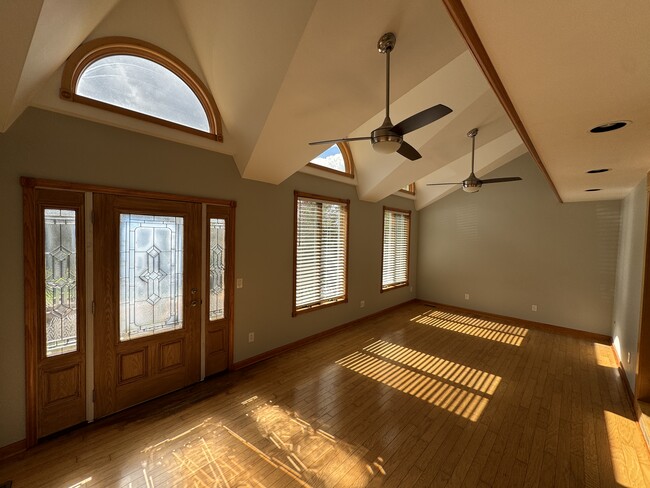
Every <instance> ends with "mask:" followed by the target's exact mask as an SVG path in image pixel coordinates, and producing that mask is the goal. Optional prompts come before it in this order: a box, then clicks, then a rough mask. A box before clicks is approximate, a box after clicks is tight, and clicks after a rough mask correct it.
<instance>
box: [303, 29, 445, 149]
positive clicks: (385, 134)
mask: <svg viewBox="0 0 650 488" xmlns="http://www.w3.org/2000/svg"><path fill="white" fill-rule="evenodd" d="M395 40H396V39H395V34H393V33H392V32H388V33H386V34H384V35H383V36H381V38H380V39H379V41H378V42H377V49H379V52H380V53H382V54H385V55H386V117H385V118H384V122H383V123H382V124H381V127H378V128H376V129H375V130H373V131H372V132H371V133H370V136H369V137H347V138H342V139H328V140H326V141H315V142H310V143H309V145H311V146H313V145H316V144H335V143H337V142H348V141H366V140H370V141H371V142H372V147H373V149H374V150H375V151H377V152H380V153H382V154H391V153H394V152H395V151H397V152H398V153H399V154H401V155H402V156H404V157H405V158H407V159H410V160H411V161H415V160H416V159H420V158H421V157H422V155H421V154H420V153H419V152H418V151H417V150H416V149H415V148H414V147H413V146H411V145H410V144H409V143H408V142H406V141H404V138H403V136H404V134H408V133H409V132H413V131H414V130H417V129H420V128H421V127H424V126H425V125H428V124H430V123H432V122H435V121H436V120H438V119H440V118H442V117H444V116H445V115H447V114H449V113H451V109H450V108H449V107H447V106H445V105H442V104H438V105H434V106H433V107H430V108H428V109H426V110H423V111H422V112H419V113H417V114H415V115H411V116H410V117H408V118H406V119H404V120H402V121H401V122H400V123H399V124H395V125H393V123H392V122H391V120H390V116H389V103H390V53H391V51H392V50H393V48H394V47H395Z"/></svg>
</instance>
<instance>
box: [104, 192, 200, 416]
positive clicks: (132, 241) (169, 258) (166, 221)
mask: <svg viewBox="0 0 650 488" xmlns="http://www.w3.org/2000/svg"><path fill="white" fill-rule="evenodd" d="M93 212H94V219H93V224H94V225H93V229H94V231H93V245H94V251H93V253H94V257H93V263H94V297H95V298H94V310H95V311H94V344H95V349H94V357H95V360H94V363H95V364H94V365H95V373H94V376H95V417H96V418H98V417H103V416H105V415H108V414H110V413H113V412H116V411H118V410H122V409H124V408H127V407H129V406H132V405H135V404H137V403H140V402H143V401H145V400H149V399H151V398H154V397H157V396H160V395H163V394H165V393H168V392H170V391H173V390H177V389H179V388H182V387H184V386H186V385H189V384H191V383H194V382H197V381H199V380H200V375H201V352H200V342H201V325H200V324H201V289H200V285H201V241H202V239H201V205H200V204H198V203H189V202H177V201H171V200H157V199H153V198H138V197H130V196H119V195H110V194H102V193H98V194H95V196H94V202H93Z"/></svg>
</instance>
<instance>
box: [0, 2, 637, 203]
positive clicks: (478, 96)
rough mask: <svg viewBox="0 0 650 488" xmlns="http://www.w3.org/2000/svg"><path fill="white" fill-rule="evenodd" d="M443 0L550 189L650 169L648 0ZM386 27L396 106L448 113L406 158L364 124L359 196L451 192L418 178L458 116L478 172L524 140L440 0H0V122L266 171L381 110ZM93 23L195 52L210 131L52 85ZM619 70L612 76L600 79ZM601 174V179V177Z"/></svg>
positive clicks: (420, 134) (453, 151) (377, 119)
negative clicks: (71, 127)
mask: <svg viewBox="0 0 650 488" xmlns="http://www.w3.org/2000/svg"><path fill="white" fill-rule="evenodd" d="M450 3H457V4H459V5H460V6H462V7H464V8H466V10H467V14H468V16H469V18H470V19H471V22H472V23H473V24H474V26H475V27H476V32H477V33H478V35H479V37H480V40H481V41H482V42H483V45H484V46H485V49H486V51H487V53H488V54H489V57H490V59H492V60H493V62H494V67H495V69H496V71H497V72H498V75H499V76H500V77H501V79H502V81H503V85H504V86H505V89H506V91H507V92H508V93H509V94H510V95H511V99H512V103H513V105H514V108H515V109H516V111H517V112H518V113H519V115H520V116H521V119H522V121H523V127H524V130H525V131H527V133H528V134H529V135H530V140H531V141H532V143H533V144H534V145H535V147H536V148H537V150H538V152H539V154H540V160H541V162H542V163H543V165H544V167H545V168H546V170H547V171H548V173H549V175H550V182H549V184H550V185H555V187H556V188H557V189H558V193H559V195H560V197H561V198H562V199H563V200H565V201H579V200H587V199H596V198H600V199H606V198H621V197H622V196H624V195H625V194H626V193H627V192H628V191H629V189H630V188H631V187H632V186H633V185H634V184H635V183H637V182H638V181H639V180H640V179H641V178H642V177H643V175H644V174H645V172H646V171H647V170H648V169H650V161H649V158H650V151H649V150H648V149H649V147H648V143H649V142H648V138H647V137H644V136H641V132H643V134H646V133H647V130H648V112H649V110H648V109H649V108H650V106H649V104H650V97H649V96H648V95H650V93H648V90H650V88H648V87H650V85H649V84H648V83H647V80H648V79H650V78H649V77H648V75H650V58H648V57H647V56H645V57H643V56H641V55H640V53H643V52H644V51H643V49H645V46H647V45H650V44H649V42H650V34H648V32H650V31H649V30H648V29H646V28H645V27H644V26H647V25H650V17H649V16H648V13H649V12H650V9H649V8H648V7H647V6H646V5H645V3H643V1H642V0H633V1H632V2H631V3H633V4H634V7H635V8H634V12H633V13H632V12H630V13H626V11H625V12H624V9H623V8H622V7H618V10H617V11H616V12H615V13H616V15H608V14H607V11H606V10H607V9H610V10H611V9H616V8H617V7H613V6H611V5H610V3H609V2H605V0H590V1H587V0H578V1H576V2H575V3H576V4H580V5H583V6H584V7H586V8H585V9H584V10H580V8H579V7H578V6H575V7H569V6H565V5H563V6H555V7H553V8H541V7H539V8H538V7H536V6H531V5H530V3H529V2H518V1H516V0H500V1H499V2H498V3H499V6H498V7H497V6H496V5H495V4H494V2H481V1H480V0H465V1H463V2H460V1H454V0H450ZM570 3H571V4H572V5H573V2H570ZM595 4H597V5H596V6H595ZM626 8H627V7H626ZM574 10H575V11H574ZM578 13H579V14H580V16H581V17H580V19H581V21H580V22H577V21H576V19H577V18H578V17H575V16H574V14H575V15H577V14H578ZM612 19H613V22H612ZM603 23H606V24H603ZM585 24H586V25H585ZM576 26H578V27H579V29H576ZM608 28H609V29H608ZM625 29H627V30H625ZM620 30H623V31H625V32H622V33H620V32H619V31H620ZM388 31H392V32H394V33H395V34H396V36H397V43H396V47H395V50H394V51H393V53H392V55H391V68H392V78H391V118H392V119H393V121H394V122H397V121H400V120H402V119H404V118H406V117H407V116H409V115H411V114H414V113H416V112H419V111H421V110H423V109H425V108H428V107H430V106H432V105H435V104H438V103H443V104H445V105H447V106H449V107H450V108H452V109H453V112H452V114H450V115H448V116H446V117H444V118H442V119H440V120H439V121H437V122H435V123H433V124H430V125H428V126H426V127H425V128H422V129H419V130H417V131H415V132H413V133H411V134H408V136H407V137H406V139H407V140H408V142H409V143H410V144H411V145H412V146H414V147H415V148H417V149H418V151H419V152H420V153H421V154H422V156H423V157H422V159H420V160H417V161H413V162H412V161H409V160H406V159H404V158H403V157H401V156H400V155H398V154H391V155H382V154H378V153H376V152H375V151H373V150H372V148H371V145H370V143H369V142H367V141H363V142H354V143H351V150H352V154H353V158H354V162H355V165H356V177H355V181H354V183H355V184H356V187H357V191H358V195H359V198H361V199H362V200H366V201H378V200H381V199H382V198H384V197H386V196H388V195H390V194H392V193H394V192H396V191H397V190H398V189H399V188H401V187H404V186H406V185H407V184H409V183H411V182H414V181H415V182H416V187H417V195H416V206H417V208H422V207H424V206H426V205H428V204H430V203H431V202H433V201H435V200H436V199H438V198H441V197H443V196H444V195H446V194H448V193H449V192H451V191H455V190H456V189H457V187H430V186H429V187H428V186H426V183H430V182H436V181H461V180H462V179H464V178H465V177H466V176H467V175H468V173H469V164H470V159H469V154H470V147H471V145H470V141H469V139H468V138H467V137H466V133H467V131H468V130H470V129H471V128H473V127H479V128H480V132H479V135H478V137H477V152H476V161H477V174H478V175H479V177H480V176H481V175H483V174H485V173H486V172H488V171H490V170H492V169H495V168H496V167H498V166H500V165H502V164H505V163H507V162H508V161H510V160H512V159H513V158H515V157H517V156H519V155H521V154H523V153H525V152H526V150H527V148H526V146H525V145H524V144H523V143H522V139H521V137H520V135H519V133H518V131H517V130H516V129H515V127H514V126H513V124H512V122H511V120H510V118H509V117H508V116H507V115H506V112H505V111H504V109H503V107H502V105H501V103H500V101H499V99H498V98H497V96H496V95H495V93H494V92H493V89H492V86H491V85H490V83H488V81H487V80H486V77H485V76H484V73H483V72H482V71H481V69H480V68H479V65H478V64H477V62H476V60H475V58H474V56H473V54H472V52H470V50H469V49H468V47H467V44H466V43H465V40H464V39H463V37H462V36H461V34H460V33H459V31H458V30H457V28H456V26H455V25H454V23H453V22H452V20H451V18H450V16H449V14H448V12H447V10H446V8H445V7H444V5H443V3H442V1H440V0H401V1H399V2H396V1H394V0H392V1H386V0H355V1H349V0H348V1H345V0H274V1H273V2H268V1H263V0H238V1H231V0H93V1H92V2H89V1H87V0H10V1H8V2H2V3H0V68H1V71H2V73H3V75H2V76H1V77H0V130H1V131H3V132H4V131H6V130H8V129H9V128H10V127H11V125H12V124H13V122H14V121H15V120H16V119H17V118H18V117H19V116H20V114H21V113H22V112H23V111H24V110H25V108H26V107H28V106H30V105H31V106H36V107H40V108H43V109H47V110H53V111H57V112H61V113H65V114H69V115H73V116H76V117H82V118H86V119H89V120H94V121H97V122H100V123H105V124H110V125H114V126H118V127H122V128H125V129H128V130H133V131H137V132H141V133H145V134H149V135H153V136H156V137H161V138H165V139H169V140H173V141H177V142H179V143H182V144H189V145H194V146H198V147H202V148H205V149H208V150H211V151H215V152H221V153H226V154H230V155H232V156H233V158H234V160H235V162H236V164H237V167H238V169H239V171H240V174H241V175H242V177H244V178H249V179H253V180H259V181H263V182H268V183H271V184H279V183H281V182H282V181H284V180H285V179H286V178H288V177H289V176H291V175H292V174H294V173H295V172H297V171H301V170H303V169H304V166H305V164H306V162H308V161H309V160H310V159H312V158H314V157H315V156H316V155H318V154H319V153H320V152H321V151H322V150H324V149H326V146H323V147H318V146H309V145H308V142H309V141H312V140H318V139H330V138H332V139H333V138H337V137H347V136H350V137H357V136H366V135H368V134H369V132H370V131H371V130H372V129H374V128H376V127H378V126H379V125H381V122H382V120H383V109H384V107H383V105H384V89H385V85H384V83H385V79H384V76H385V74H384V69H385V65H384V63H385V58H384V56H383V55H381V54H379V53H378V52H377V49H376V44H377V40H378V38H379V37H380V36H381V35H382V34H383V33H384V32H388ZM604 34H606V36H605V35H604ZM104 36H129V37H134V38H138V39H142V40H145V41H148V42H150V43H153V44H156V45H158V46H160V47H161V48H163V49H165V50H167V51H169V52H171V53H172V54H174V55H175V56H176V57H178V58H180V59H181V60H182V61H183V62H185V64H187V65H188V66H189V67H190V68H191V69H193V70H194V71H195V72H196V73H197V74H198V75H199V77H201V78H202V79H203V81H204V82H205V83H206V84H207V85H208V87H209V88H210V89H211V91H212V93H213V95H214V98H215V100H216V102H217V105H218V107H219V110H220V113H221V116H222V119H223V124H224V142H223V143H218V142H214V141H211V140H208V139H206V138H202V137H198V136H194V135H191V134H188V133H184V132H180V131H176V130H173V129H170V128H166V127H162V126H158V125H155V124H151V123H148V122H145V121H141V120H137V119H131V118H128V117H125V116H122V115H119V114H116V113H109V112H105V111H102V110H100V109H97V108H94V107H90V106H86V105H80V104H75V103H71V102H67V101H64V100H61V99H60V98H59V97H58V90H59V86H60V80H61V72H62V66H63V64H64V63H65V60H66V59H67V57H68V56H69V55H70V53H72V52H73V51H74V49H75V48H76V47H77V46H79V45H80V44H81V43H83V42H84V41H86V40H90V39H95V38H99V37H104ZM592 37H593V38H594V40H595V41H597V42H590V41H591V40H592ZM603 37H606V38H607V39H603ZM607 40H612V42H611V44H609V43H607V42H606V41H607ZM641 41H643V42H644V43H645V44H643V45H642V46H641V47H640V49H639V50H637V51H634V52H632V51H631V49H632V48H634V47H639V46H636V45H635V43H638V42H641ZM600 53H604V54H605V55H606V56H600ZM608 67H609V68H611V69H606V68H608ZM618 74H620V77H621V78H622V79H619V78H618V77H617V76H618ZM587 77H589V78H588V79H587ZM619 85H620V86H621V87H622V88H623V89H624V91H621V92H614V91H613V90H612V88H613V87H618V86H619ZM631 97H636V98H631ZM643 97H644V98H643ZM618 119H633V122H634V123H633V124H630V127H628V128H626V129H624V130H623V131H621V134H622V135H618V136H617V135H616V134H615V133H611V134H606V135H601V138H600V139H596V138H594V135H592V134H589V133H588V129H589V128H590V127H591V126H593V125H598V124H600V123H603V122H607V121H609V120H618ZM590 124H591V125H590ZM520 130H521V128H520ZM603 136H604V137H603ZM215 164H218V163H216V162H215ZM592 166H595V167H608V168H614V169H615V171H612V172H611V174H612V175H614V176H613V177H614V178H615V179H614V180H605V179H603V178H606V177H607V178H612V176H606V177H599V178H601V179H600V180H599V181H598V184H597V186H603V188H604V189H603V191H602V192H600V194H593V193H586V192H584V189H585V187H592V186H594V184H593V182H594V180H593V179H589V178H591V175H590V176H589V177H586V176H585V171H586V170H587V169H591V167H592ZM606 181H610V184H609V186H608V187H606V185H605V184H602V185H601V182H606ZM612 181H613V183H612ZM514 184H517V183H514ZM482 191H498V188H495V187H494V186H491V187H490V188H489V189H488V188H485V189H483V190H482ZM468 197H470V196H469V195H468Z"/></svg>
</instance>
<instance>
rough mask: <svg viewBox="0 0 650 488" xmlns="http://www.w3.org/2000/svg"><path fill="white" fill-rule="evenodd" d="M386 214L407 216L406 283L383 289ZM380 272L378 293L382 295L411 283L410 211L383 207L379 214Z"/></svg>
mask: <svg viewBox="0 0 650 488" xmlns="http://www.w3.org/2000/svg"><path fill="white" fill-rule="evenodd" d="M386 212H396V213H401V214H404V215H407V216H408V227H407V234H406V282H404V283H398V284H395V285H388V286H386V287H384V286H383V285H382V281H383V276H384V232H385V230H386V229H385V226H386ZM381 217H382V219H381V271H380V274H379V292H380V293H384V292H386V291H391V290H397V289H398V288H404V287H405V286H409V285H410V281H411V211H410V210H404V209H401V208H394V207H386V206H385V207H384V211H383V212H382V214H381Z"/></svg>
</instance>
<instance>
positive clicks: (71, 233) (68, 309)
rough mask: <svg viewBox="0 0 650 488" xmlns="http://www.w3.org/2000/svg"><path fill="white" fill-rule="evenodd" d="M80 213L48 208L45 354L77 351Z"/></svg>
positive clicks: (46, 227) (46, 211) (46, 210)
mask: <svg viewBox="0 0 650 488" xmlns="http://www.w3.org/2000/svg"><path fill="white" fill-rule="evenodd" d="M76 220H77V212H76V211H75V210H61V209H54V208H46V209H45V212H44V223H45V354H46V356H47V357H51V356H58V355H60V354H65V353H67V352H73V351H76V350H77V233H76V232H77V226H76Z"/></svg>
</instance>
